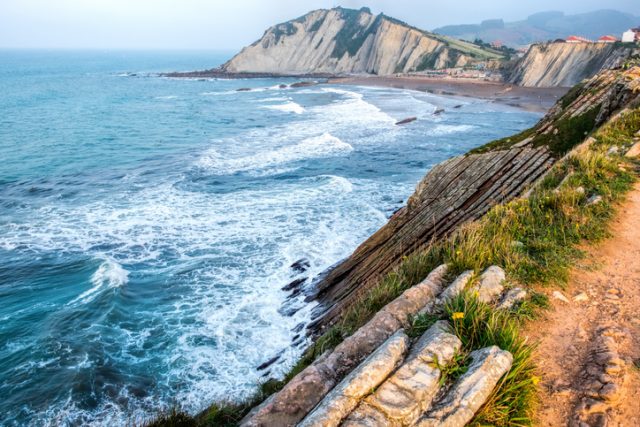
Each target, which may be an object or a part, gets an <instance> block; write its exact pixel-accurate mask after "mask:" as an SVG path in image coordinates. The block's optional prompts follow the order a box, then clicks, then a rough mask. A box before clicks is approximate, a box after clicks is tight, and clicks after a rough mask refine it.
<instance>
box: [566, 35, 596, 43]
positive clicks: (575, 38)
mask: <svg viewBox="0 0 640 427" xmlns="http://www.w3.org/2000/svg"><path fill="white" fill-rule="evenodd" d="M567 41H568V42H585V43H588V42H590V40H588V39H585V38H584V37H580V36H569V37H567Z"/></svg>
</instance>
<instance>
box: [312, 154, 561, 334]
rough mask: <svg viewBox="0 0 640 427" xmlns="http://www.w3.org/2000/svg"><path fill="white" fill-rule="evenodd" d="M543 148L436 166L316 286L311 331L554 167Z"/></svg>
mask: <svg viewBox="0 0 640 427" xmlns="http://www.w3.org/2000/svg"><path fill="white" fill-rule="evenodd" d="M553 162H554V159H553V157H552V154H551V153H550V152H549V151H548V149H547V148H546V147H539V148H529V147H526V148H513V149H510V150H503V151H494V152H488V153H482V154H469V155H466V156H460V157H455V158H452V159H449V160H447V161H445V162H443V163H440V164H439V165H437V166H435V167H434V168H433V169H432V170H431V171H430V172H429V173H428V174H427V176H426V177H425V178H424V179H423V180H422V181H421V182H420V183H419V184H418V187H417V189H416V192H415V193H414V194H413V195H412V196H411V198H410V199H409V201H408V202H407V206H405V207H403V208H401V209H400V210H399V211H398V212H396V213H395V214H394V215H393V216H392V217H391V219H390V220H389V222H388V223H387V224H386V225H385V226H384V227H382V228H381V229H380V230H378V231H377V232H376V233H375V234H374V235H373V236H371V237H370V238H369V239H368V240H367V241H365V242H364V243H363V244H362V245H360V246H359V247H358V248H357V249H356V250H355V252H354V253H353V254H352V255H351V256H350V257H349V258H347V259H346V260H345V261H343V262H342V263H341V264H339V265H338V266H337V267H335V268H334V269H333V270H331V271H330V272H329V273H328V274H327V275H326V276H325V277H324V278H323V279H322V280H321V281H320V282H319V283H318V284H317V285H316V295H314V296H313V298H314V299H316V300H318V302H319V303H320V304H319V306H318V308H317V309H315V310H314V316H315V317H316V319H317V320H314V322H312V323H311V324H310V326H309V328H310V330H311V331H312V332H314V333H315V332H316V331H322V330H323V328H326V327H328V326H329V325H331V324H333V323H335V322H337V321H338V319H339V318H340V316H341V314H342V313H343V311H344V310H345V309H347V308H348V307H349V306H351V305H352V304H353V303H354V301H356V300H357V299H358V297H359V296H360V295H362V294H363V293H364V292H366V291H367V290H368V289H370V287H371V286H374V285H375V284H376V283H377V281H378V280H379V279H380V278H381V277H383V276H384V274H386V273H388V272H389V271H391V270H392V269H393V267H394V266H396V265H397V263H398V262H399V260H400V258H401V257H400V255H410V254H412V253H414V252H415V251H417V250H419V249H420V248H421V247H424V246H425V245H428V244H429V243H430V242H432V241H433V240H434V239H439V238H442V237H445V236H447V235H449V234H450V233H451V232H453V231H454V230H455V229H456V228H457V227H459V226H460V225H462V224H464V223H466V222H469V221H473V220H475V219H478V218H480V217H481V216H482V215H484V214H485V213H486V212H487V211H488V210H489V209H491V207H492V206H494V205H496V204H498V203H501V202H505V201H508V200H511V199H512V198H514V197H516V196H518V195H519V194H520V193H521V192H522V190H523V189H524V188H526V187H527V186H528V185H529V184H531V183H533V182H535V181H536V180H537V179H538V178H539V177H540V176H542V175H543V174H544V173H545V172H546V171H547V170H548V169H549V168H550V167H551V165H552V164H553Z"/></svg>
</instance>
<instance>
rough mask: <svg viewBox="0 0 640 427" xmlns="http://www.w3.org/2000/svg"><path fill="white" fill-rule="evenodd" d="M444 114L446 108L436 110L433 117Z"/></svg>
mask: <svg viewBox="0 0 640 427" xmlns="http://www.w3.org/2000/svg"><path fill="white" fill-rule="evenodd" d="M442 113H444V108H436V109H435V111H434V112H433V115H434V116H438V115H440V114H442Z"/></svg>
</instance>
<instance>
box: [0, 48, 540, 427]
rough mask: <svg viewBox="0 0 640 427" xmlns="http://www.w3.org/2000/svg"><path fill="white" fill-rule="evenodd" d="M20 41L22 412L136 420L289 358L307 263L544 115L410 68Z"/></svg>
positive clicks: (16, 414) (11, 321) (343, 252)
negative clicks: (431, 173) (298, 77)
mask: <svg viewBox="0 0 640 427" xmlns="http://www.w3.org/2000/svg"><path fill="white" fill-rule="evenodd" d="M0 56H2V61H0V89H1V90H2V91H3V94H5V96H4V97H3V98H1V99H0V106H1V107H2V109H1V111H3V115H2V117H0V121H1V123H0V157H1V158H2V159H3V162H2V163H1V164H0V291H1V292H2V301H3V304H2V305H0V319H2V322H0V393H1V394H2V395H3V396H4V398H3V399H2V401H0V414H1V415H0V424H5V425H24V424H37V425H47V424H48V425H77V424H86V423H91V424H96V425H126V424H127V423H130V422H131V421H135V420H141V419H144V418H148V417H149V416H152V415H154V414H157V413H158V412H159V411H160V410H163V409H168V408H171V407H174V406H175V405H176V404H177V405H180V406H182V407H183V408H184V409H186V410H188V411H191V412H196V411H198V410H200V409H202V408H204V407H205V406H206V405H207V404H209V403H210V402H212V401H214V400H217V399H241V398H243V397H246V396H247V395H249V394H251V393H252V391H253V390H255V388H256V385H257V384H258V383H259V382H260V381H263V380H264V377H263V373H264V372H258V371H257V370H256V367H257V366H259V365H260V364H262V363H264V362H265V361H267V360H269V359H271V358H272V357H274V356H276V355H280V359H279V362H278V363H276V364H275V365H273V366H272V367H270V368H269V374H270V375H271V376H275V377H278V376H279V375H281V374H282V373H283V372H285V371H286V369H287V368H288V366H289V365H290V364H291V363H293V362H294V361H295V359H296V358H297V357H298V356H299V355H300V353H301V351H302V348H303V346H304V342H302V343H301V344H300V345H299V346H297V347H296V346H291V342H292V339H294V338H296V336H297V335H299V330H300V327H301V325H304V324H305V322H307V321H308V320H309V312H310V310H311V308H312V304H311V305H306V304H304V302H303V297H302V296H300V297H299V298H297V299H294V300H293V301H289V300H287V297H288V293H287V292H284V291H282V290H281V288H282V287H283V286H284V285H286V284H287V283H289V282H290V281H291V280H292V278H293V277H294V276H295V273H294V272H293V271H292V270H291V268H290V266H291V264H292V263H294V262H295V261H297V260H299V259H303V258H304V259H306V260H308V261H309V264H310V268H309V270H308V272H307V273H306V275H307V276H308V277H309V279H310V280H311V279H312V278H313V277H314V276H316V275H318V274H320V273H321V272H322V271H323V270H325V269H326V268H327V267H328V266H330V265H332V264H334V263H335V262H337V261H339V260H340V259H342V258H344V257H345V256H347V255H348V254H349V253H350V252H351V251H353V249H354V248H355V247H357V245H358V244H359V243H361V242H362V241H363V240H364V239H365V238H366V237H367V236H368V235H370V234H371V233H372V232H374V231H375V230H376V229H377V228H378V227H380V226H381V225H382V224H384V222H385V221H386V219H387V218H388V216H389V215H390V214H391V213H392V212H393V211H394V210H395V209H397V208H398V207H400V206H401V205H402V202H403V201H404V200H406V198H407V197H408V196H409V195H410V194H411V192H412V191H413V188H414V186H415V184H416V183H417V181H418V180H419V179H420V178H421V177H422V176H423V175H424V173H425V172H426V171H427V170H428V169H429V168H430V167H431V166H433V165H434V164H436V163H438V162H440V161H442V160H444V159H446V158H449V157H451V156H453V155H456V154H460V153H463V152H466V151H468V150H469V149H470V148H472V147H474V146H477V145H479V144H481V143H484V142H486V141H489V140H491V139H495V138H499V137H502V136H505V135H508V134H512V133H515V132H517V131H519V130H521V129H523V128H525V127H527V126H529V125H531V124H532V123H533V122H535V121H536V120H537V118H538V116H536V115H535V114H531V113H524V112H521V111H517V110H514V109H510V108H507V107H500V106H497V105H493V104H488V103H486V102H483V101H477V100H471V99H465V100H460V99H445V98H440V97H435V96H432V95H428V94H421V93H417V92H409V91H401V90H392V89H381V88H375V89H374V88H363V87H332V86H324V85H323V86H313V87H306V88H301V89H280V88H279V85H280V84H281V83H291V82H292V80H287V79H282V80H277V79H264V80H255V81H253V80H244V81H207V80H204V81H198V80H172V79H163V78H157V77H150V76H148V75H147V73H149V72H154V71H163V70H174V69H200V68H205V67H210V66H211V65H213V64H215V62H217V61H219V62H222V61H223V60H224V59H226V56H220V55H218V56H216V55H214V54H210V53H202V54H198V53H192V54H188V55H186V54H168V53H167V54H162V53H149V54H140V53H136V54H125V53H108V54H104V53H86V52H85V53H63V54H61V53H53V54H52V53H47V52H1V53H0ZM132 72H133V73H135V74H136V76H132V75H131V73H132ZM241 87H254V88H255V89H256V90H254V91H250V92H237V91H236V89H238V88H241ZM461 104H462V107H461V108H458V109H454V108H453V107H454V106H456V105H461ZM436 107H444V108H445V109H446V110H447V111H446V113H445V114H443V115H440V116H433V115H432V113H433V111H434V110H435V108H436ZM408 116H418V118H419V120H418V121H417V122H414V123H412V124H410V125H408V126H404V127H398V126H395V122H396V121H397V120H400V119H403V118H405V117H408ZM293 312H294V314H292V315H291V313H293ZM298 340H299V338H298Z"/></svg>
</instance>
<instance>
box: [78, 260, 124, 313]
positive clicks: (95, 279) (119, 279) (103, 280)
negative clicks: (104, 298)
mask: <svg viewBox="0 0 640 427" xmlns="http://www.w3.org/2000/svg"><path fill="white" fill-rule="evenodd" d="M128 281H129V272H128V271H127V270H125V269H124V268H122V266H121V265H120V264H118V263H117V262H116V261H114V260H112V259H107V260H105V261H104V262H103V263H102V264H100V267H98V269H97V270H96V272H95V273H93V275H92V276H91V284H92V285H93V287H92V288H91V289H89V290H88V291H85V292H83V293H82V294H80V296H78V297H77V298H75V299H74V300H72V301H71V302H69V305H73V304H78V303H80V304H87V303H89V302H91V301H93V300H94V299H95V298H96V297H97V296H98V294H99V293H100V292H101V291H103V290H106V289H114V288H119V287H121V286H122V285H124V284H126V283H127V282H128Z"/></svg>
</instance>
